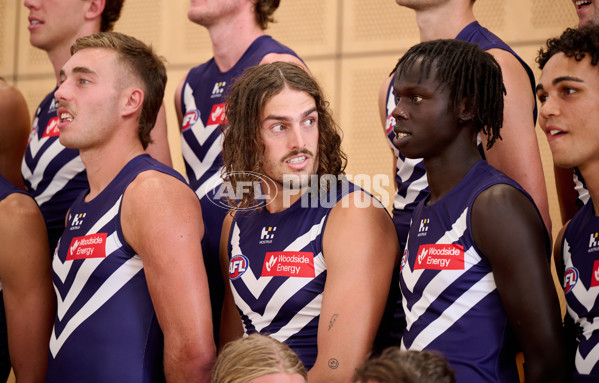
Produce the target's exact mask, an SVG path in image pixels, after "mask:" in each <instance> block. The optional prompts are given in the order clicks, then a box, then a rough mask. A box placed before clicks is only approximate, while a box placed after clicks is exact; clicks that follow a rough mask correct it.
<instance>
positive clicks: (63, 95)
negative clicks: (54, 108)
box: [54, 81, 70, 102]
mask: <svg viewBox="0 0 599 383" xmlns="http://www.w3.org/2000/svg"><path fill="white" fill-rule="evenodd" d="M69 94H70V93H69V91H68V81H63V82H62V83H61V84H60V85H59V86H58V89H57V90H56V92H54V98H55V99H56V101H58V102H61V101H63V102H64V101H67V100H68V98H69Z"/></svg>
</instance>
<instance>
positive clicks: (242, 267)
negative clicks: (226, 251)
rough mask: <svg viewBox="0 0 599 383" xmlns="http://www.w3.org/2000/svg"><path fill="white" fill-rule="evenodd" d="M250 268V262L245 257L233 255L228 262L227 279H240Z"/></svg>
mask: <svg viewBox="0 0 599 383" xmlns="http://www.w3.org/2000/svg"><path fill="white" fill-rule="evenodd" d="M249 267H250V261H249V259H247V257H246V256H245V255H241V254H239V255H234V256H233V257H232V258H231V260H230V261H229V279H230V280H234V279H237V278H239V277H241V276H242V275H243V274H244V273H245V272H246V271H247V269H248V268H249Z"/></svg>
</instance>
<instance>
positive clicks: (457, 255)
mask: <svg viewBox="0 0 599 383" xmlns="http://www.w3.org/2000/svg"><path fill="white" fill-rule="evenodd" d="M419 269H429V270H464V246H462V245H456V244H451V243H448V244H430V245H420V247H419V248H418V254H417V255H416V263H415V264H414V270H419Z"/></svg>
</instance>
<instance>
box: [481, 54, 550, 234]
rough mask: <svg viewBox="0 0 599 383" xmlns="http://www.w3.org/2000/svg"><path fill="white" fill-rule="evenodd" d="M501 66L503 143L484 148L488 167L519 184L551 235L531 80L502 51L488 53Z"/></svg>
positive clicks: (515, 60) (511, 56) (516, 61)
mask: <svg viewBox="0 0 599 383" xmlns="http://www.w3.org/2000/svg"><path fill="white" fill-rule="evenodd" d="M488 52H489V53H490V54H492V55H493V57H495V60H497V62H498V63H499V65H500V66H501V70H502V74H503V82H504V85H505V88H506V91H507V94H506V96H505V98H504V113H503V127H502V128H501V131H500V132H501V137H502V140H497V141H496V142H495V145H493V147H492V148H491V149H490V150H488V151H487V150H486V146H485V145H484V144H485V143H486V142H487V138H486V137H483V146H484V147H485V155H486V158H487V161H488V162H489V164H491V165H492V166H493V167H495V168H497V169H499V170H501V171H502V172H504V173H505V174H507V175H508V176H509V177H510V178H512V179H513V180H515V181H516V182H518V183H519V184H520V185H521V186H522V187H523V188H524V189H525V190H526V191H527V192H528V194H530V195H531V196H532V198H533V200H534V201H535V204H536V205H537V208H538V209H539V211H540V212H541V216H542V217H543V222H544V223H545V226H546V227H547V231H548V232H549V233H551V219H550V218H549V203H548V200H547V187H546V185H545V178H544V174H543V166H542V164H541V154H540V151H539V143H538V141H537V135H536V133H535V122H534V119H533V114H532V112H533V108H534V95H533V93H532V91H531V88H530V80H529V79H528V76H527V75H526V72H525V70H524V68H523V67H522V65H521V64H520V62H519V61H518V60H517V59H516V58H515V57H514V56H513V55H512V54H511V53H508V52H506V51H504V50H501V49H491V50H489V51H488Z"/></svg>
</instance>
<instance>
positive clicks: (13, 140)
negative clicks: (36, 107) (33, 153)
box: [0, 81, 31, 189]
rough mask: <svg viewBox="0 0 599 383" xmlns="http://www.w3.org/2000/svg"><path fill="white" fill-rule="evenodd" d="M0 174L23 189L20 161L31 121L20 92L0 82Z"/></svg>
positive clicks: (25, 146)
mask: <svg viewBox="0 0 599 383" xmlns="http://www.w3.org/2000/svg"><path fill="white" fill-rule="evenodd" d="M0 115H2V116H4V118H2V119H0V174H2V175H3V176H4V177H5V178H6V179H8V180H9V181H10V182H12V183H13V184H14V185H16V186H18V187H20V188H21V189H25V184H24V183H23V177H22V176H21V161H22V160H23V156H24V155H25V149H26V148H27V138H28V137H29V132H30V131H31V119H30V117H29V110H28V109H27V103H26V102H25V99H24V98H23V95H22V94H21V92H19V91H18V90H16V89H15V88H13V87H11V86H9V85H7V84H6V83H4V82H3V81H0Z"/></svg>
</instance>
